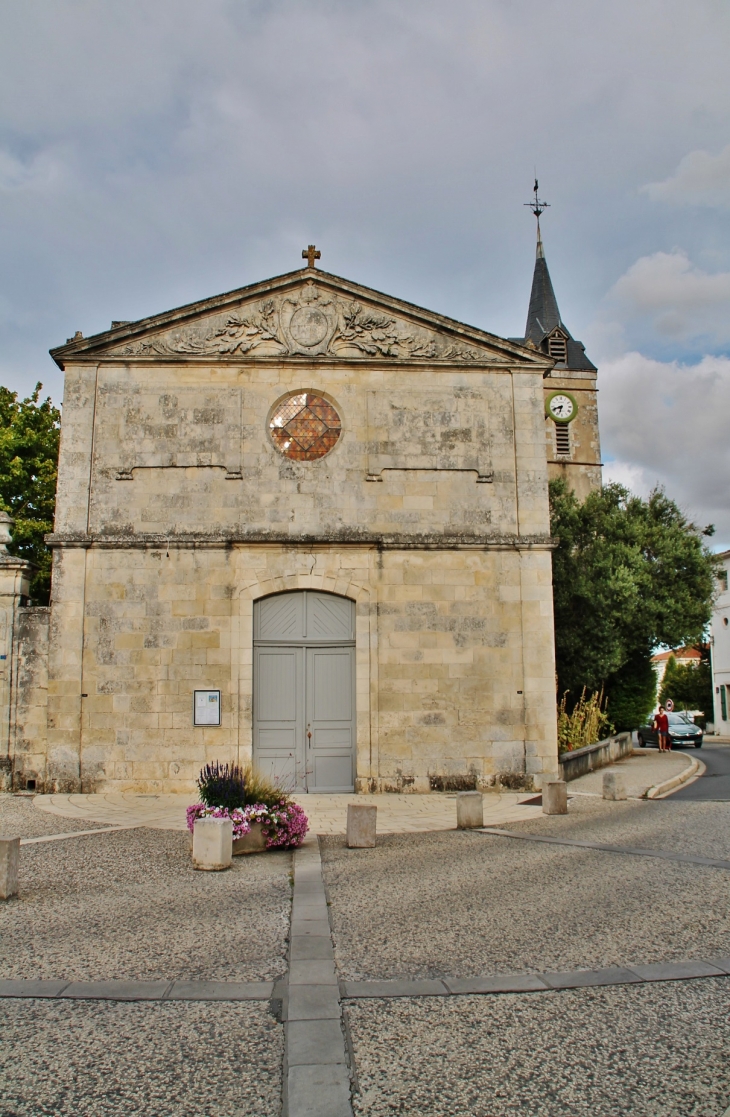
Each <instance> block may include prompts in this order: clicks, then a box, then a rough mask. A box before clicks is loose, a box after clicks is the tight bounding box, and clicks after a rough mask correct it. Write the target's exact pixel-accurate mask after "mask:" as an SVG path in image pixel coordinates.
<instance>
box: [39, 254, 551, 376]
mask: <svg viewBox="0 0 730 1117" xmlns="http://www.w3.org/2000/svg"><path fill="white" fill-rule="evenodd" d="M51 355H52V357H53V358H54V360H55V361H56V362H57V363H58V364H59V365H60V366H61V367H62V368H63V367H64V365H65V364H66V363H67V362H69V361H75V362H76V361H84V360H89V361H91V360H94V361H98V360H100V359H103V360H123V361H128V360H134V359H140V360H149V359H155V360H175V361H176V362H177V361H180V360H186V359H193V360H194V359H201V358H202V359H213V360H216V361H218V360H236V361H240V360H242V359H245V360H251V359H257V360H271V359H283V358H284V359H289V358H293V359H297V358H301V357H304V358H316V359H318V360H324V361H327V360H330V361H332V360H337V361H347V362H351V361H417V362H420V361H423V362H429V363H433V362H438V363H444V364H456V365H461V366H463V365H494V364H499V365H509V366H511V367H514V366H515V365H527V366H530V367H533V368H549V367H551V364H552V362H551V361H550V360H549V359H548V360H546V358H545V356H544V355H543V354H540V353H537V352H535V351H534V350H532V351H531V350H530V349H526V348H524V347H523V346H521V345H518V344H515V343H514V342H512V341H506V340H505V339H504V338H500V337H496V336H495V335H493V334H489V333H486V332H485V331H483V330H478V329H476V328H475V327H472V326H466V325H464V324H463V323H461V322H457V321H455V320H454V319H452V318H446V317H444V316H443V315H440V314H435V313H433V312H432V311H428V310H424V309H422V308H421V307H418V306H413V305H412V304H411V303H406V302H403V301H401V300H400V299H394V298H391V297H390V296H388V295H384V294H382V293H381V292H379V291H374V290H372V289H371V288H369V287H362V286H360V285H358V284H355V283H351V282H349V281H348V280H345V279H341V278H340V277H338V276H335V275H331V274H330V273H328V272H323V271H319V270H315V269H313V268H304V269H301V270H299V271H296V272H291V273H289V274H288V275H283V276H279V277H278V278H276V279H271V280H267V281H265V282H263V283H256V284H253V285H252V286H250V287H242V288H239V289H238V290H236V291H231V292H229V293H228V294H225V295H219V296H217V297H216V298H213V299H206V300H204V301H202V302H197V303H192V304H190V305H188V306H184V307H180V308H179V309H178V310H172V311H168V312H167V313H165V314H159V315H156V316H154V317H152V318H144V319H142V320H140V321H138V322H125V323H115V324H114V327H113V328H112V329H111V330H108V331H106V332H105V333H102V334H96V335H95V336H94V337H90V338H80V337H76V338H74V339H72V340H71V341H69V342H68V343H67V344H66V345H63V346H59V348H57V349H52V350H51Z"/></svg>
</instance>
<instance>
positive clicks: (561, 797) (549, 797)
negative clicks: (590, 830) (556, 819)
mask: <svg viewBox="0 0 730 1117" xmlns="http://www.w3.org/2000/svg"><path fill="white" fill-rule="evenodd" d="M542 813H543V814H567V813H568V786H567V784H566V782H565V780H553V781H552V782H551V783H546V784H543V788H542Z"/></svg>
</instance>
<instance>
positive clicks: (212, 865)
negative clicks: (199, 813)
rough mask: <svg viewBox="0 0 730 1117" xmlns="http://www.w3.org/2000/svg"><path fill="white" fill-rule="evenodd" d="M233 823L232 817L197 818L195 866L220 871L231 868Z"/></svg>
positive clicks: (215, 871)
mask: <svg viewBox="0 0 730 1117" xmlns="http://www.w3.org/2000/svg"><path fill="white" fill-rule="evenodd" d="M232 849H233V823H232V822H231V820H230V818H196V820H195V827H194V829H193V868H194V869H205V870H206V871H208V872H211V873H219V872H220V871H221V870H222V869H230V867H231V854H232Z"/></svg>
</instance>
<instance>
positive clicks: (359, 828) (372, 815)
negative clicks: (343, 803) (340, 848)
mask: <svg viewBox="0 0 730 1117" xmlns="http://www.w3.org/2000/svg"><path fill="white" fill-rule="evenodd" d="M377 817H378V808H377V807H371V806H369V805H367V804H365V803H362V804H361V803H348V804H347V848H348V849H372V848H373V847H374V845H375V826H376V821H377Z"/></svg>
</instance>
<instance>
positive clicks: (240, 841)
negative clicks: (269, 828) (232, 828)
mask: <svg viewBox="0 0 730 1117" xmlns="http://www.w3.org/2000/svg"><path fill="white" fill-rule="evenodd" d="M265 849H266V838H265V837H264V834H263V827H262V825H261V823H260V822H254V823H252V824H251V829H250V830H249V832H248V834H244V835H243V837H242V838H234V839H233V856H234V857H238V855H239V854H241V853H263V852H264V850H265Z"/></svg>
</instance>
